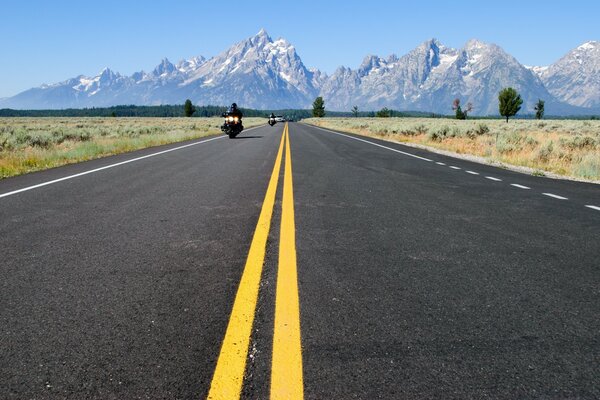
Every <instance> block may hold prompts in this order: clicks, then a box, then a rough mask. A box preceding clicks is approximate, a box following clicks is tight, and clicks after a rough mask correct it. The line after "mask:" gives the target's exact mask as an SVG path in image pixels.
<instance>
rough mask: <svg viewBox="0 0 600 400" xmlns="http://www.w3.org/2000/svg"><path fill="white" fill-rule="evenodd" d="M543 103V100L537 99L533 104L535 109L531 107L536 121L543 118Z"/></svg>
mask: <svg viewBox="0 0 600 400" xmlns="http://www.w3.org/2000/svg"><path fill="white" fill-rule="evenodd" d="M544 103H545V101H544V100H542V99H538V102H537V103H536V104H535V107H533V109H534V110H535V117H536V118H537V119H542V118H544Z"/></svg>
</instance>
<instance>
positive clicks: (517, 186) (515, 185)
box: [510, 183, 531, 189]
mask: <svg viewBox="0 0 600 400" xmlns="http://www.w3.org/2000/svg"><path fill="white" fill-rule="evenodd" d="M510 186H514V187H516V188H519V189H531V188H530V187H527V186H523V185H518V184H516V183H511V184H510Z"/></svg>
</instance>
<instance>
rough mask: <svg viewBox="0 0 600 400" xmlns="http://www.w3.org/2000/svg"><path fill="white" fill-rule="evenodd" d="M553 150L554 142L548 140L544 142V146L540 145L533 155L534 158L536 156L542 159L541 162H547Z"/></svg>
mask: <svg viewBox="0 0 600 400" xmlns="http://www.w3.org/2000/svg"><path fill="white" fill-rule="evenodd" d="M553 151H554V143H553V142H552V141H550V142H548V143H546V144H545V145H544V146H542V147H540V149H539V150H538V151H537V153H536V155H535V158H537V159H538V160H540V161H543V162H548V160H549V159H550V156H551V155H552V152H553Z"/></svg>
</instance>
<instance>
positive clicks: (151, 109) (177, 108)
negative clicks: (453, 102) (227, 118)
mask: <svg viewBox="0 0 600 400" xmlns="http://www.w3.org/2000/svg"><path fill="white" fill-rule="evenodd" d="M195 109H196V112H194V114H193V115H192V118H194V117H218V116H221V114H223V113H224V112H225V111H226V110H227V107H225V106H195ZM240 109H241V110H242V113H244V116H245V117H265V118H267V117H268V116H269V115H270V114H271V113H274V114H275V115H281V116H284V117H286V118H287V119H291V120H295V121H297V120H300V119H303V118H310V117H312V110H294V109H283V110H255V109H251V108H240ZM375 115H376V112H375V111H361V112H359V113H358V116H359V117H375ZM184 116H185V113H184V107H183V104H182V105H162V106H134V105H129V106H114V107H98V108H96V107H94V108H68V109H64V110H12V109H8V108H5V109H0V117H184ZM327 116H329V117H351V116H354V115H353V114H352V112H350V111H348V112H338V111H327ZM390 116H392V117H438V118H439V117H444V116H442V115H438V114H432V113H425V112H400V111H393V110H390Z"/></svg>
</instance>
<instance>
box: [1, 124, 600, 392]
mask: <svg viewBox="0 0 600 400" xmlns="http://www.w3.org/2000/svg"><path fill="white" fill-rule="evenodd" d="M0 221H1V224H0V249H2V252H1V258H0V273H1V274H2V283H1V290H0V340H1V347H2V357H1V359H0V398H2V399H201V398H206V397H209V398H237V397H241V398H249V399H264V398H269V397H270V398H274V399H277V398H302V397H304V398H307V399H355V398H356V399H377V398H381V399H398V398H402V399H405V398H406V399H411V398H414V399H423V398H445V399H451V398H456V399H466V398H477V399H480V398H500V399H514V398H544V399H563V398H581V399H587V398H590V399H591V398H600V318H598V315H599V310H600V261H599V260H600V187H599V186H598V185H592V184H585V183H578V182H569V181H558V180H551V179H547V178H542V177H532V176H527V175H523V174H519V173H515V172H510V171H506V170H502V169H498V168H493V167H490V166H484V165H479V164H474V163H471V162H467V161H462V160H457V159H453V158H449V157H445V156H441V155H437V154H433V153H429V152H426V151H423V150H418V149H413V148H407V147H404V146H401V145H399V144H394V143H389V142H383V141H379V140H376V139H367V138H360V137H357V136H353V135H346V134H339V133H335V132H331V131H327V130H323V129H319V128H315V127H310V126H307V125H303V124H297V123H290V124H289V126H288V127H285V126H284V125H283V124H277V125H275V126H274V127H269V126H265V127H259V128H255V129H252V130H248V131H246V132H244V133H243V134H242V135H240V136H239V139H235V140H230V139H226V138H224V137H221V136H216V137H211V138H204V139H200V140H197V141H192V142H188V143H183V144H173V145H168V146H163V147H160V148H153V149H146V150H143V151H138V152H135V153H130V154H124V155H119V156H115V157H109V158H104V159H101V160H95V161H90V162H85V163H80V164H75V165H71V166H67V167H61V168H55V169H52V170H48V171H44V172H39V173H33V174H28V175H24V176H20V177H15V178H10V179H5V180H3V181H0Z"/></svg>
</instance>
